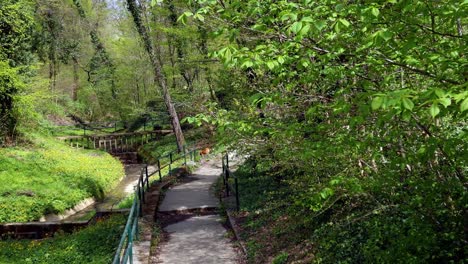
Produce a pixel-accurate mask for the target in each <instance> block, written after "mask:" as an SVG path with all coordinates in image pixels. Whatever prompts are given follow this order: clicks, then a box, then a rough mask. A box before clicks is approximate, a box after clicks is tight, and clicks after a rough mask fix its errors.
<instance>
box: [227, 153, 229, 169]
mask: <svg viewBox="0 0 468 264" xmlns="http://www.w3.org/2000/svg"><path fill="white" fill-rule="evenodd" d="M226 168H227V169H228V170H229V154H228V153H226Z"/></svg>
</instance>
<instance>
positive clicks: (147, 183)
mask: <svg viewBox="0 0 468 264" xmlns="http://www.w3.org/2000/svg"><path fill="white" fill-rule="evenodd" d="M145 172H146V188H147V189H149V176H148V164H146V165H145Z"/></svg>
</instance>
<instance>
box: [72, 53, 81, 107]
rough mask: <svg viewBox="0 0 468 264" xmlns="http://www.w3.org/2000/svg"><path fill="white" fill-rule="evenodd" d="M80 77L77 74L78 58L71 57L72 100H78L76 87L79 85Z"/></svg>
mask: <svg viewBox="0 0 468 264" xmlns="http://www.w3.org/2000/svg"><path fill="white" fill-rule="evenodd" d="M79 81H80V77H79V76H78V60H77V59H76V58H75V57H73V87H72V99H73V101H75V102H76V101H77V100H78V89H79V87H80V83H79Z"/></svg>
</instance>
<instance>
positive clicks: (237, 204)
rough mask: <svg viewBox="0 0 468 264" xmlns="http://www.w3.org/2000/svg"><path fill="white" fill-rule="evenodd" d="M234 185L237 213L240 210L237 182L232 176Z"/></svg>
mask: <svg viewBox="0 0 468 264" xmlns="http://www.w3.org/2000/svg"><path fill="white" fill-rule="evenodd" d="M234 184H235V185H236V186H235V188H236V210H237V212H239V210H240V204H239V182H238V180H237V177H236V176H234Z"/></svg>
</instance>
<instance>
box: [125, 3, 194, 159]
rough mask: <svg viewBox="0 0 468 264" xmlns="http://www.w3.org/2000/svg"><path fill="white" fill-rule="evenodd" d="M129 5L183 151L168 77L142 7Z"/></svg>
mask: <svg viewBox="0 0 468 264" xmlns="http://www.w3.org/2000/svg"><path fill="white" fill-rule="evenodd" d="M127 4H128V9H129V11H130V13H131V14H132V16H133V21H134V22H135V25H136V27H137V30H138V33H139V34H140V36H141V38H142V40H143V43H144V45H145V49H146V51H147V52H148V56H149V59H150V62H151V65H152V66H153V70H154V78H155V82H157V83H159V86H160V87H161V89H162V92H163V97H164V102H165V104H166V108H167V111H168V113H169V115H170V117H171V122H172V129H173V131H174V134H175V136H176V140H177V147H178V149H179V151H181V150H182V149H183V146H184V145H185V139H184V134H183V133H182V129H181V128H180V123H179V117H178V116H177V112H176V109H175V107H174V104H173V103H172V99H171V95H170V94H169V89H168V87H167V81H166V76H165V75H164V73H163V72H162V67H161V61H160V60H159V59H157V56H156V54H155V52H154V46H153V43H152V41H151V39H150V37H149V35H148V32H147V30H146V27H145V26H144V24H143V23H142V21H141V17H140V7H139V6H138V5H137V3H136V1H135V0H127Z"/></svg>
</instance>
